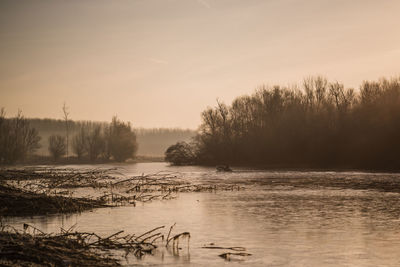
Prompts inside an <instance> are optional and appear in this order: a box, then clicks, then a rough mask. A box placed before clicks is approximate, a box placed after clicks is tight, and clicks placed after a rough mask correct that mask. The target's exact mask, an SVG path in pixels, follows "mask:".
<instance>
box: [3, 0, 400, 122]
mask: <svg viewBox="0 0 400 267" xmlns="http://www.w3.org/2000/svg"><path fill="white" fill-rule="evenodd" d="M399 10H400V1H398V0H351V1H349V0H115V1H114V0H113V1H111V0H92V1H89V0H63V1H59V0H48V1H43V0H36V1H31V0H29V1H25V0H18V1H15V0H10V1H6V0H0V107H4V108H5V109H6V111H7V114H8V115H9V116H11V115H14V114H15V113H17V111H18V110H19V109H20V110H22V112H23V114H24V115H25V116H26V117H35V118H56V119H61V118H62V116H63V115H62V106H63V103H64V102H65V103H66V105H67V106H68V107H69V112H70V118H71V119H74V120H96V121H109V120H111V118H112V116H114V115H117V116H118V117H119V118H120V119H121V120H124V121H130V122H131V123H132V125H133V126H135V127H181V128H192V129H195V128H197V127H198V126H199V124H200V123H201V116H200V114H201V112H202V111H203V110H204V109H206V108H207V107H208V106H211V107H212V106H215V105H216V100H217V99H219V100H220V101H223V102H225V103H227V104H229V103H230V102H231V101H232V100H233V99H234V98H235V97H237V96H241V95H244V94H251V93H252V92H253V91H254V90H255V88H257V87H258V86H260V85H263V84H265V85H275V84H280V85H291V84H295V83H300V82H301V81H302V79H303V78H305V77H308V76H310V75H323V76H325V77H327V78H328V80H330V81H339V82H343V83H344V84H345V86H346V87H353V88H358V86H359V85H360V84H361V83H362V81H363V80H377V79H379V78H380V77H388V78H390V77H393V76H398V75H400V31H399V29H400V16H399V15H398V12H399Z"/></svg>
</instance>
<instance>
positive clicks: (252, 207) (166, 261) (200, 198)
mask: <svg viewBox="0 0 400 267" xmlns="http://www.w3.org/2000/svg"><path fill="white" fill-rule="evenodd" d="M64 167H65V166H64ZM68 167H74V168H82V167H85V168H93V167H96V168H98V167H99V166H98V165H96V166H90V165H85V166H68ZM102 167H105V168H110V167H118V169H119V171H121V172H122V173H123V174H124V175H127V176H129V175H137V174H142V173H145V174H148V173H155V172H158V171H163V170H167V171H173V172H179V175H181V176H183V177H186V178H187V179H189V180H193V181H207V182H210V183H212V182H218V183H221V182H224V183H237V184H241V185H244V186H245V189H244V190H240V191H220V192H214V193H204V192H202V193H180V194H179V195H178V197H177V198H176V199H173V200H166V201H153V202H151V203H145V204H139V205H137V206H136V207H132V206H130V207H118V208H103V209H96V210H94V211H91V212H84V213H82V214H74V215H69V216H65V215H62V216H42V217H33V218H9V219H8V223H11V224H13V225H15V226H17V227H19V228H21V226H22V223H23V222H25V223H29V224H32V225H34V226H35V227H37V228H39V229H41V230H43V231H46V232H59V230H60V227H63V228H69V227H71V226H72V225H74V224H76V229H77V230H79V231H90V232H96V233H99V234H100V235H103V236H106V235H110V234H112V233H115V232H117V231H119V230H124V231H125V232H127V233H138V234H140V233H143V232H146V231H147V230H150V229H152V228H155V227H157V226H160V225H165V226H166V227H169V226H170V225H172V224H174V223H176V227H175V229H174V233H179V232H184V231H188V232H190V234H191V239H190V245H189V247H187V246H186V245H183V246H182V250H180V251H179V255H177V253H173V252H172V251H170V250H166V249H160V250H159V251H158V252H157V253H156V254H155V255H153V256H152V255H148V256H146V257H144V258H143V259H142V260H137V259H135V258H132V257H129V258H128V261H127V262H124V263H125V264H127V265H152V266H154V265H155V266H157V265H167V266H168V265H169V266H199V265H200V266H201V265H203V266H205V265H207V266H221V265H229V266H231V265H232V266H236V265H243V266H400V256H398V251H399V249H400V198H399V194H398V193H391V192H380V191H377V190H358V189H351V188H338V187H326V186H324V187H315V186H308V185H306V186H301V187H299V186H293V185H292V184H291V181H293V183H295V182H296V181H298V180H299V179H321V178H323V179H332V181H335V180H338V179H351V180H352V181H353V180H355V181H358V180H359V181H363V180H366V179H381V180H382V179H383V180H393V179H399V178H400V175H399V174H390V173H389V174H384V173H363V172H296V171H281V172H276V171H274V172H272V171H256V170H253V171H252V170H240V171H238V172H233V173H217V172H216V171H215V170H214V169H213V168H206V167H170V166H168V165H166V164H164V163H139V164H130V165H104V166H102ZM281 178H285V179H287V181H289V182H287V183H284V184H282V183H280V184H279V186H271V181H274V179H281ZM166 232H167V230H166ZM209 243H214V244H215V245H219V246H223V247H232V246H242V247H245V248H246V249H247V252H248V253H251V254H252V256H249V257H247V258H245V259H244V260H239V261H225V260H224V259H222V258H220V257H218V254H220V253H222V252H228V251H227V250H221V251H217V250H206V249H202V248H201V247H202V246H203V245H206V244H209Z"/></svg>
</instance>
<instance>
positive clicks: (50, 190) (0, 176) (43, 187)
mask: <svg viewBox="0 0 400 267" xmlns="http://www.w3.org/2000/svg"><path fill="white" fill-rule="evenodd" d="M0 186H1V187H0V204H1V207H2V208H1V209H0V215H6V216H8V215H19V216H24V215H42V214H47V213H70V212H81V211H84V210H87V209H91V208H97V207H112V206H121V205H136V203H137V202H149V201H153V200H168V199H172V198H175V197H176V196H177V193H179V192H205V191H208V192H214V191H217V190H229V191H231V190H241V189H242V187H240V186H238V185H227V184H203V183H194V182H189V181H188V180H186V179H184V178H183V177H181V175H180V174H179V173H176V172H158V173H154V174H147V175H144V174H142V175H137V176H131V177H126V176H124V175H123V174H121V173H119V172H118V171H117V170H116V169H95V170H85V169H83V170H82V169H81V170H76V169H69V168H64V169H61V168H41V167H35V168H24V169H0ZM82 188H84V189H85V190H86V191H88V192H91V193H92V194H93V195H91V196H85V197H79V198H77V197H74V195H75V194H76V192H77V190H78V189H82ZM24 203H28V204H27V205H26V206H25V205H23V204H24Z"/></svg>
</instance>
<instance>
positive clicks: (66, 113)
mask: <svg viewBox="0 0 400 267" xmlns="http://www.w3.org/2000/svg"><path fill="white" fill-rule="evenodd" d="M62 110H63V114H64V117H63V119H64V121H65V137H66V141H67V144H66V155H67V157H68V149H69V119H68V115H69V112H68V107H67V106H66V105H65V102H64V105H63V107H62Z"/></svg>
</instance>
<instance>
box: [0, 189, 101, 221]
mask: <svg viewBox="0 0 400 267" xmlns="http://www.w3.org/2000/svg"><path fill="white" fill-rule="evenodd" d="M105 206H107V205H106V204H105V201H100V200H93V199H88V198H71V197H64V196H50V195H46V194H44V193H33V192H28V191H24V190H22V189H18V188H15V187H11V186H6V185H0V207H1V208H0V216H34V215H47V214H55V213H74V212H82V211H85V210H90V209H93V208H100V207H105Z"/></svg>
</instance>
